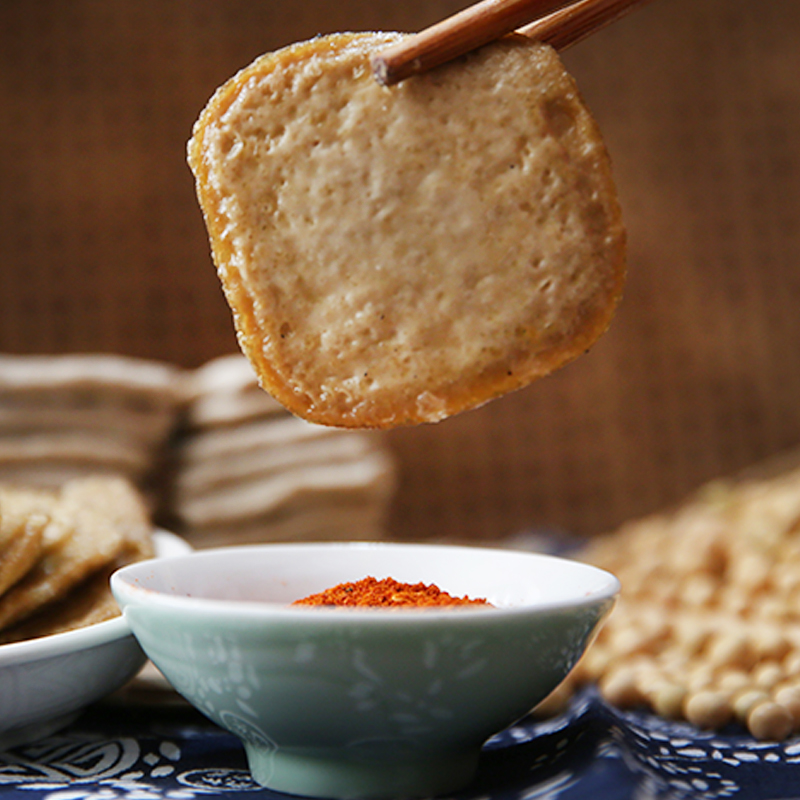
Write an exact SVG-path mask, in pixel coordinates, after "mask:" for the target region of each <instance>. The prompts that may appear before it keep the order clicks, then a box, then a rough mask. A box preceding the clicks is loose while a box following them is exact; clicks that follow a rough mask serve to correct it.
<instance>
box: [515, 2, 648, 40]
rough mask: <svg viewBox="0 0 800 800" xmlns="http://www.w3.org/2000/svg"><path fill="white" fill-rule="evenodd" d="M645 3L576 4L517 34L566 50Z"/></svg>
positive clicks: (520, 30) (530, 25)
mask: <svg viewBox="0 0 800 800" xmlns="http://www.w3.org/2000/svg"><path fill="white" fill-rule="evenodd" d="M644 2H646V0H578V2H577V3H573V4H572V5H570V6H566V7H565V8H560V9H559V10H558V11H555V12H553V13H552V14H548V15H547V16H546V17H543V18H542V19H539V20H537V21H536V22H531V23H530V24H529V25H525V26H524V27H522V28H520V29H519V30H518V31H517V33H522V34H524V35H525V36H529V37H530V38H531V39H536V40H537V41H540V42H547V44H549V45H550V46H551V47H554V48H555V49H556V50H566V49H567V48H568V47H571V46H572V45H573V44H577V43H578V42H580V41H583V40H584V39H585V38H586V37H587V36H589V35H590V34H592V33H594V32H595V31H599V30H600V29H601V28H604V27H605V26H606V25H608V24H609V23H611V22H614V21H615V20H617V19H619V18H620V17H621V16H623V15H624V14H627V13H628V11H630V10H631V9H632V8H633V7H634V6H637V5H642V4H643V3H644Z"/></svg>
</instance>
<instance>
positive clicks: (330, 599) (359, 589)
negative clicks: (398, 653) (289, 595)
mask: <svg viewBox="0 0 800 800" xmlns="http://www.w3.org/2000/svg"><path fill="white" fill-rule="evenodd" d="M292 605H293V606H370V607H378V608H390V607H392V608H397V607H404V608H424V607H433V606H437V607H441V606H485V607H487V608H492V605H491V603H489V602H488V601H487V600H485V599H484V598H475V599H472V598H470V597H466V596H464V597H453V595H451V594H448V593H447V592H444V591H442V590H441V589H440V588H439V587H438V586H436V584H426V583H422V582H420V583H400V582H399V581H396V580H395V579H394V578H382V579H381V580H377V579H376V578H373V577H371V576H368V577H366V578H362V579H361V580H360V581H354V582H351V583H340V584H338V585H336V586H332V587H331V588H330V589H326V590H325V591H323V592H319V593H317V594H311V595H309V596H308V597H304V598H302V599H301V600H295V601H294V602H293V603H292Z"/></svg>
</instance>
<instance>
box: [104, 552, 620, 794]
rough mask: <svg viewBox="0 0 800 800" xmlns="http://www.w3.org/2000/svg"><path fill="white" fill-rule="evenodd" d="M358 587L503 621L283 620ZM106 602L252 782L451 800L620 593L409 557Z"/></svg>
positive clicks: (593, 579)
mask: <svg viewBox="0 0 800 800" xmlns="http://www.w3.org/2000/svg"><path fill="white" fill-rule="evenodd" d="M367 575H371V576H373V577H376V578H383V577H392V578H395V579H397V580H399V581H404V582H410V583H416V582H418V581H423V582H425V583H435V584H437V585H438V586H439V587H440V588H441V589H443V590H446V591H448V592H450V593H451V594H454V595H459V596H461V595H465V594H466V595H469V596H470V597H485V598H486V599H488V600H489V602H491V603H492V604H493V605H494V606H496V608H492V609H486V608H475V607H472V608H469V607H462V608H450V609H436V610H431V609H411V610H408V609H398V610H385V609H383V610H382V609H365V608H360V609H353V608H338V609H332V608H307V607H306V608H302V607H301V608H298V607H295V608H290V607H288V606H289V604H290V603H291V602H292V601H293V600H296V599H298V598H300V597H305V596H306V595H308V594H311V593H312V592H318V591H321V590H323V589H326V588H328V587H330V586H334V585H336V584H338V583H341V582H343V581H354V580H359V579H360V578H363V577H365V576H367ZM112 589H113V591H114V594H115V596H116V598H117V601H118V602H119V604H120V606H121V607H122V609H123V612H124V615H125V618H126V619H127V621H128V624H129V625H130V627H131V630H132V631H133V633H134V635H135V636H136V638H137V639H138V640H139V643H140V645H141V646H142V648H143V649H144V651H145V653H146V654H147V655H148V656H149V657H150V659H151V660H152V661H153V662H154V663H155V664H156V666H157V667H158V668H159V669H160V670H161V671H162V672H163V673H164V675H165V676H166V677H167V679H168V680H169V681H170V682H171V683H172V685H173V686H174V687H175V689H176V690H177V691H178V692H180V693H181V694H182V695H183V696H184V697H186V698H187V699H188V700H189V701H190V702H191V703H192V704H193V705H194V706H196V707H197V708H198V709H199V710H200V711H202V712H203V713H204V714H206V715H207V716H208V717H210V718H211V719H212V720H214V721H215V722H217V723H218V724H219V725H221V726H222V727H224V728H227V729H228V730H229V731H231V732H233V733H235V734H236V735H237V736H239V737H240V738H241V740H242V741H243V743H244V746H245V749H246V751H247V756H248V762H249V765H250V769H251V771H252V774H253V777H254V778H255V780H256V781H258V782H259V783H261V784H262V785H264V786H267V787H269V788H271V789H274V790H277V791H283V792H289V793H293V794H301V795H307V796H312V797H329V798H366V797H376V798H377V797H409V796H423V795H432V794H438V793H442V792H450V791H454V790H456V789H458V788H461V787H463V786H465V785H466V784H468V783H469V782H470V781H471V779H472V778H473V776H474V773H475V769H476V765H477V761H478V756H479V753H480V749H481V746H482V744H483V743H484V742H485V741H486V739H487V738H488V737H490V736H491V735H492V734H494V733H496V732H498V731H500V730H502V729H503V728H505V727H507V726H508V725H510V724H511V723H513V722H514V721H515V720H517V719H518V718H519V717H521V716H523V715H524V714H525V713H527V712H528V711H529V710H530V709H531V708H532V707H533V706H534V705H536V704H537V703H538V702H539V701H540V700H542V699H543V698H544V697H545V696H546V695H548V694H549V693H550V691H551V690H552V689H554V688H555V687H556V686H557V685H558V684H559V683H560V682H561V680H562V679H563V678H564V677H565V676H566V674H567V673H568V672H569V671H570V670H571V669H572V667H573V666H574V665H575V663H576V661H577V660H578V658H579V657H580V656H581V654H582V653H583V652H584V650H585V648H586V647H587V645H588V644H589V642H590V641H591V639H592V637H593V635H594V633H595V632H596V630H597V628H598V626H599V625H600V623H601V622H602V620H603V619H604V618H605V616H606V615H607V614H608V613H609V611H610V610H611V607H612V605H613V603H614V600H615V598H616V595H617V593H618V590H619V583H618V581H617V579H616V578H614V577H613V576H612V575H609V574H608V573H606V572H603V571H602V570H599V569H595V568H593V567H590V566H587V565H585V564H581V563H577V562H574V561H569V560H566V559H559V558H553V557H549V556H542V555H535V554H530V553H519V552H512V551H502V550H490V549H484V548H477V547H476V548H472V547H447V546H433V545H410V544H408V545H406V544H365V543H334V544H299V545H280V544H276V545H259V546H242V547H230V548H224V549H218V550H205V551H199V552H195V553H192V554H190V555H187V556H181V557H178V558H173V559H166V560H159V561H151V562H144V563H140V564H135V565H132V566H129V567H125V568H124V569H122V570H120V571H119V572H117V573H116V574H115V575H114V576H113V577H112Z"/></svg>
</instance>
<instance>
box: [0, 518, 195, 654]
mask: <svg viewBox="0 0 800 800" xmlns="http://www.w3.org/2000/svg"><path fill="white" fill-rule="evenodd" d="M153 541H154V544H155V547H156V557H155V558H154V559H148V560H158V559H161V558H175V557H178V556H177V553H178V551H183V554H188V553H189V552H190V550H191V547H190V545H189V544H188V542H185V541H184V540H183V539H181V538H180V537H179V536H177V535H176V534H174V533H171V532H169V531H166V530H163V529H161V528H156V529H154V530H153ZM173 552H174V553H175V554H176V555H167V554H169V553H173ZM161 553H165V555H161ZM137 563H144V562H137ZM131 566H132V565H131ZM129 636H130V637H132V636H133V634H132V633H131V629H130V627H129V626H128V623H127V621H126V620H125V617H124V615H122V614H120V615H119V616H117V617H112V618H111V619H107V620H103V621H102V622H95V623H93V624H91V625H85V626H84V627H82V628H75V629H73V630H71V631H64V632H62V633H53V634H50V635H49V636H39V637H37V638H35V639H24V640H22V641H19V642H8V643H7V644H0V669H3V668H4V667H11V666H14V665H18V664H30V663H33V662H36V661H42V660H44V659H49V658H56V657H58V656H62V655H66V654H74V653H76V652H80V651H82V650H90V649H92V648H95V647H100V646H102V645H104V644H108V643H109V642H115V641H121V640H124V639H125V638H126V637H129Z"/></svg>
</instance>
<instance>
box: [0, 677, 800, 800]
mask: <svg viewBox="0 0 800 800" xmlns="http://www.w3.org/2000/svg"><path fill="white" fill-rule="evenodd" d="M244 793H246V794H248V795H249V797H250V798H252V800H273V799H277V798H285V797H287V796H286V795H281V794H278V793H276V792H272V791H269V790H266V789H263V788H261V787H259V786H257V785H256V784H255V783H254V782H253V781H252V780H251V779H250V776H249V773H248V771H247V767H246V763H245V758H244V752H243V750H242V748H241V746H240V745H239V742H238V740H237V739H236V738H235V737H233V736H232V735H230V734H228V733H226V732H224V731H222V730H220V729H219V728H217V727H216V726H214V725H213V724H212V723H210V722H208V721H206V720H205V719H204V718H203V717H201V716H200V715H199V714H196V713H195V712H193V711H192V710H191V709H189V708H185V707H181V706H177V707H136V706H126V705H110V704H100V705H98V706H97V707H95V708H92V709H90V710H89V711H87V712H86V713H85V714H84V715H83V716H82V717H81V718H79V719H78V720H77V721H76V722H75V723H73V724H72V725H71V726H70V727H68V728H66V729H64V730H62V731H61V732H59V733H58V734H56V735H54V736H51V737H49V738H47V739H44V740H42V741H39V742H36V743H34V744H29V745H25V746H21V747H18V748H15V749H13V750H10V751H8V752H6V753H2V754H0V798H2V800H116V799H117V798H119V800H193V798H208V797H219V798H241V797H242V795H243V794H244ZM727 797H734V798H737V800H789V799H790V798H798V800H800V739H793V740H789V741H786V742H782V743H768V742H756V741H754V740H753V739H752V738H751V737H749V736H747V735H746V734H744V733H743V732H742V731H740V730H737V729H731V730H728V731H725V732H723V733H710V732H703V731H698V730H697V729H695V728H693V727H691V726H689V725H686V724H683V723H673V722H667V721H664V720H660V719H658V718H655V717H653V716H650V715H647V714H643V713H641V714H640V713H622V712H619V711H618V710H615V709H613V708H611V707H609V706H608V705H607V704H606V703H604V702H603V701H602V699H601V698H600V697H599V696H598V695H597V693H596V692H594V691H587V692H586V693H584V694H583V695H581V696H580V697H578V698H576V699H575V701H574V702H573V703H572V705H571V706H570V708H569V710H568V711H567V712H566V713H565V714H563V715H562V716H560V717H557V718H554V719H551V720H547V721H542V720H536V719H533V718H526V719H524V720H522V721H521V722H520V723H519V724H517V725H515V726H513V727H512V728H509V729H508V730H506V731H503V732H502V733H501V734H499V735H498V736H496V737H494V738H493V739H492V740H490V741H489V742H488V743H487V744H486V746H485V748H484V753H483V760H482V763H481V767H480V769H479V773H478V777H477V779H476V781H475V783H474V784H473V785H472V786H471V787H470V788H469V789H467V790H465V791H463V792H460V793H458V794H457V795H456V796H455V798H458V800H556V799H558V800H623V798H624V800H651V799H652V800H684V798H686V799H688V798H692V799H693V800H694V799H697V800H716V798H727Z"/></svg>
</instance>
